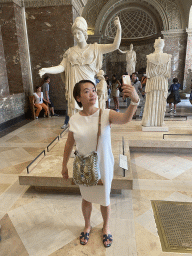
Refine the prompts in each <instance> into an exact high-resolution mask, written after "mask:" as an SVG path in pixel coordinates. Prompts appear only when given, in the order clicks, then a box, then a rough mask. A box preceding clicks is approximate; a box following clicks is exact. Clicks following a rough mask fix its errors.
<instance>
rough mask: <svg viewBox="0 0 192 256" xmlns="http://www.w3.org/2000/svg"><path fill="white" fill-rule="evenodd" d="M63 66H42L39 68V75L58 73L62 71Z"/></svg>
mask: <svg viewBox="0 0 192 256" xmlns="http://www.w3.org/2000/svg"><path fill="white" fill-rule="evenodd" d="M64 70H65V69H64V66H63V65H61V64H60V65H58V66H55V67H50V68H42V69H40V70H39V75H40V77H42V76H43V75H44V74H59V73H62V72H63V71H64Z"/></svg>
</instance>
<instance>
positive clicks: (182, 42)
mask: <svg viewBox="0 0 192 256" xmlns="http://www.w3.org/2000/svg"><path fill="white" fill-rule="evenodd" d="M162 34H163V38H164V40H165V47H164V50H163V51H164V52H166V53H168V54H171V55H172V60H171V77H170V79H169V83H170V84H171V83H172V79H173V78H174V77H177V78H178V79H179V82H180V83H181V85H183V79H184V68H185V54H186V44H187V34H186V31H185V30H184V29H173V30H167V31H162Z"/></svg>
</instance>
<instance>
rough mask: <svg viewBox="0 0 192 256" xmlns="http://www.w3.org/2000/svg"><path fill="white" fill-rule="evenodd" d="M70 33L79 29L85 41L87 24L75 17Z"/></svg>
mask: <svg viewBox="0 0 192 256" xmlns="http://www.w3.org/2000/svg"><path fill="white" fill-rule="evenodd" d="M71 29H72V33H73V31H74V30H75V29H79V30H81V31H82V32H83V34H84V35H85V38H86V40H87V38H88V35H87V22H86V20H85V19H84V18H83V17H77V18H76V19H75V21H74V23H73V25H72V28H71Z"/></svg>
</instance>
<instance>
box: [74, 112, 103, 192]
mask: <svg viewBox="0 0 192 256" xmlns="http://www.w3.org/2000/svg"><path fill="white" fill-rule="evenodd" d="M100 134H101V109H100V110H99V120H98V132H97V145H96V150H95V151H93V152H91V153H90V154H89V155H87V156H82V155H80V154H79V153H78V151H77V150H76V151H75V158H74V162H73V181H74V183H75V184H76V185H84V186H87V187H89V186H95V185H102V182H101V181H100V172H99V163H98V155H97V146H98V142H99V136H100Z"/></svg>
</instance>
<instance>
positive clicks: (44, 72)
mask: <svg viewBox="0 0 192 256" xmlns="http://www.w3.org/2000/svg"><path fill="white" fill-rule="evenodd" d="M46 73H47V69H46V68H42V69H40V70H39V75H40V77H42V76H43V75H44V74H46Z"/></svg>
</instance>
